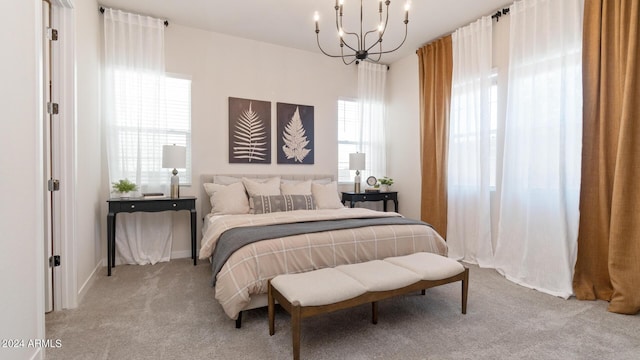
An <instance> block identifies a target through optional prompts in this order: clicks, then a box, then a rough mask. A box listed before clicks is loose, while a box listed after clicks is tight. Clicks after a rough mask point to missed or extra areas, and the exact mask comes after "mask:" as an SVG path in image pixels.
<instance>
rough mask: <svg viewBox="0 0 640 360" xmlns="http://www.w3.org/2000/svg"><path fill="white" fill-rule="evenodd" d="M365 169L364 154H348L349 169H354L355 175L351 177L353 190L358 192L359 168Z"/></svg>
mask: <svg viewBox="0 0 640 360" xmlns="http://www.w3.org/2000/svg"><path fill="white" fill-rule="evenodd" d="M364 169H365V154H364V153H352V154H349V170H355V171H356V177H355V178H354V179H353V192H355V193H359V192H360V182H361V179H360V170H364Z"/></svg>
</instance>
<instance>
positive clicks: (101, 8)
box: [100, 6, 169, 26]
mask: <svg viewBox="0 0 640 360" xmlns="http://www.w3.org/2000/svg"><path fill="white" fill-rule="evenodd" d="M100 14H104V8H103V7H102V6H100ZM164 26H169V20H165V21H164Z"/></svg>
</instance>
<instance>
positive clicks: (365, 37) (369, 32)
mask: <svg viewBox="0 0 640 360" xmlns="http://www.w3.org/2000/svg"><path fill="white" fill-rule="evenodd" d="M374 32H378V30H375V29H374V30H369V31H367V32H366V33H365V34H364V41H363V42H362V43H363V44H366V43H367V35H369V34H371V33H374ZM379 42H380V37H378V40H376V42H374V43H373V45H371V47H369V48H368V49H367V51H369V50H370V49H371V48H372V47H374V46H376V44H377V43H379ZM363 48H364V47H363Z"/></svg>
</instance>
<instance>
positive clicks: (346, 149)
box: [338, 99, 361, 182]
mask: <svg viewBox="0 0 640 360" xmlns="http://www.w3.org/2000/svg"><path fill="white" fill-rule="evenodd" d="M359 129H360V120H359V119H358V103H357V101H356V100H355V99H339V100H338V181H339V182H353V177H351V174H350V171H349V154H350V153H354V152H357V151H360V149H361V146H360V145H361V144H360V130H359Z"/></svg>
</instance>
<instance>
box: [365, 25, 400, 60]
mask: <svg viewBox="0 0 640 360" xmlns="http://www.w3.org/2000/svg"><path fill="white" fill-rule="evenodd" d="M407 28H408V25H407V24H406V23H405V24H404V39H402V42H401V43H400V45H398V46H396V48H395V49H393V50H387V51H379V52H374V53H369V55H378V54H388V53H391V52H394V51H396V50H398V49H400V47H402V45H403V44H404V42H405V41H406V40H407Z"/></svg>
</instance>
